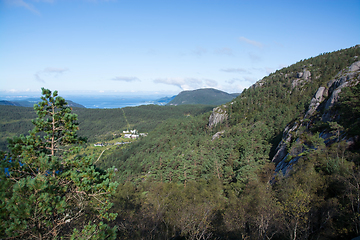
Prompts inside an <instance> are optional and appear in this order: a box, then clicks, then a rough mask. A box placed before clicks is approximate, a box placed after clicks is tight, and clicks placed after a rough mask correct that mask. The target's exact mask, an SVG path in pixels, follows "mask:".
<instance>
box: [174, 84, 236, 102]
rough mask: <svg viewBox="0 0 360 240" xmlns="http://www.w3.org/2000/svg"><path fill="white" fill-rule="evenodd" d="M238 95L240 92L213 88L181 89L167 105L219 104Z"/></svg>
mask: <svg viewBox="0 0 360 240" xmlns="http://www.w3.org/2000/svg"><path fill="white" fill-rule="evenodd" d="M239 95H240V93H233V94H229V93H226V92H223V91H220V90H217V89H214V88H203V89H197V90H193V91H182V92H180V93H179V94H178V95H177V96H176V97H175V98H174V99H173V100H172V101H170V102H169V103H168V104H167V105H175V106H176V105H184V104H204V105H221V104H225V103H227V102H230V101H231V100H233V99H234V98H236V97H237V96H239Z"/></svg>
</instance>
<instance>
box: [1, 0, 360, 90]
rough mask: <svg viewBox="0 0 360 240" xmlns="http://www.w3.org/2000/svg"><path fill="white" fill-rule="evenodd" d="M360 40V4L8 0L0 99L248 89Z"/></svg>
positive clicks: (317, 0) (4, 3)
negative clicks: (43, 92) (43, 93)
mask: <svg viewBox="0 0 360 240" xmlns="http://www.w3.org/2000/svg"><path fill="white" fill-rule="evenodd" d="M359 43H360V0H356V1H355V0H353V1H350V0H339V1H331V0H326V1H325V0H322V1H320V0H312V1H306V0H303V1H276V0H273V1H257V0H254V1H250V0H236V1H235V0H193V1H188V0H162V1H160V0H113V1H111V0H108V1H105V0H103V1H102V0H2V1H0V83H1V85H0V96H6V95H31V94H34V93H35V94H40V88H41V87H45V88H49V89H51V90H59V92H60V95H62V93H65V94H71V93H72V94H103V95H104V94H112V95H114V94H120V95H121V94H155V93H157V94H159V95H168V96H171V95H174V94H177V93H179V92H180V91H182V90H193V89H198V88H205V87H212V88H217V89H220V90H223V91H226V92H229V93H234V92H241V91H242V90H243V89H244V88H247V87H249V86H251V85H252V84H253V83H255V82H256V81H257V80H260V79H261V78H263V77H264V76H266V75H268V74H269V73H271V72H274V71H276V70H277V69H281V68H282V67H285V66H288V65H291V64H293V63H295V62H297V61H299V60H302V59H306V58H310V57H314V56H317V55H319V54H321V53H324V52H332V51H336V50H339V49H344V48H348V47H351V46H354V45H357V44H359Z"/></svg>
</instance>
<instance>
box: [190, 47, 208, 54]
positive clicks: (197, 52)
mask: <svg viewBox="0 0 360 240" xmlns="http://www.w3.org/2000/svg"><path fill="white" fill-rule="evenodd" d="M192 53H193V54H195V55H197V56H202V55H204V54H205V53H207V50H206V49H205V48H202V47H197V48H196V49H195V50H193V51H192Z"/></svg>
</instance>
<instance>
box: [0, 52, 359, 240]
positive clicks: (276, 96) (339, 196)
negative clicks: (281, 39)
mask: <svg viewBox="0 0 360 240" xmlns="http://www.w3.org/2000/svg"><path fill="white" fill-rule="evenodd" d="M359 55H360V47H359V46H356V47H352V48H349V49H344V50H340V51H337V52H333V53H324V54H321V55H320V56H317V57H314V58H310V59H306V60H303V61H300V62H298V63H296V64H294V65H291V66H289V67H287V68H284V69H282V70H279V71H276V72H275V73H273V74H270V75H269V76H268V77H265V78H264V79H262V80H260V81H259V82H257V83H256V84H254V85H253V86H252V87H250V88H249V89H246V90H244V92H243V93H242V94H241V95H240V96H239V97H237V98H236V99H234V100H233V101H232V102H231V103H228V104H227V107H226V108H224V109H227V113H228V115H229V117H228V119H227V120H226V121H225V122H223V123H221V124H218V125H217V126H215V127H213V128H209V127H208V119H209V116H210V112H208V110H207V111H205V113H203V114H188V113H189V112H186V113H185V112H184V111H183V110H184V109H186V108H184V109H183V110H181V111H179V112H181V115H182V116H183V117H177V116H178V115H177V114H178V113H179V112H177V113H175V112H176V110H174V111H173V112H172V113H173V117H169V118H167V117H165V118H166V119H165V118H163V119H162V120H161V117H162V116H153V115H152V113H151V111H152V110H154V111H158V112H157V114H158V115H159V113H160V112H161V111H162V110H164V109H165V108H162V107H158V106H150V107H148V108H147V106H144V108H143V110H144V111H142V113H141V114H140V113H139V115H136V114H135V113H134V115H133V114H132V113H131V111H134V112H136V108H124V111H122V110H119V112H116V114H114V115H113V116H111V115H110V114H109V115H108V116H109V119H110V118H117V119H119V118H120V117H121V116H124V115H125V117H126V119H127V120H128V123H129V125H130V127H132V126H134V125H132V124H138V125H136V126H144V127H145V126H152V127H150V128H149V129H148V130H146V129H145V131H147V132H149V134H148V136H147V137H144V138H140V140H138V141H136V142H133V143H131V144H128V145H127V146H126V147H121V148H120V147H119V148H118V149H114V150H113V151H111V153H109V154H107V155H105V156H103V157H102V159H101V161H99V162H97V163H96V164H97V165H96V166H97V167H98V168H99V169H105V168H107V167H109V166H115V167H116V168H117V169H118V172H116V175H115V178H116V179H117V180H118V181H119V182H120V184H119V186H118V187H117V189H116V193H115V194H114V195H113V196H112V197H111V201H112V202H113V206H112V208H111V210H110V212H111V213H116V214H117V217H116V218H115V220H114V221H113V222H109V223H108V224H109V225H110V226H112V227H115V226H117V227H118V238H119V239H274V240H279V239H293V240H294V239H352V238H355V237H357V236H359V235H360V218H359V216H360V207H359V206H360V200H359V196H360V152H359V138H358V129H359V117H360V116H359V103H360V102H359V88H360V84H355V83H354V84H353V85H351V86H349V87H346V88H343V89H342V91H341V93H340V95H339V101H338V103H337V104H336V105H335V106H334V107H333V108H332V109H330V110H329V113H331V114H332V118H330V119H331V120H330V121H329V122H323V121H322V120H321V119H322V117H321V116H322V114H323V111H325V110H323V109H324V108H323V107H319V109H320V110H319V112H315V113H314V114H313V115H312V116H310V117H309V118H307V119H304V115H305V113H306V111H307V110H308V107H309V103H310V100H311V98H312V97H313V96H314V94H315V92H316V91H317V89H318V88H319V87H320V86H326V83H327V82H328V81H329V80H331V79H332V78H333V77H334V76H335V75H336V74H337V73H338V72H339V71H341V70H343V69H345V68H346V67H348V66H350V65H351V64H352V63H354V62H356V61H358V56H359ZM309 73H311V77H310V75H309ZM357 79H358V78H357ZM355 82H356V81H355ZM325 98H326V96H325ZM320 106H321V105H320ZM171 107H173V108H174V109H176V108H177V107H182V106H177V107H174V106H171ZM147 110H149V112H147ZM166 110H169V109H166ZM193 110H194V111H195V112H196V111H198V112H197V113H200V112H201V111H202V110H201V109H199V108H196V109H193ZM81 111H82V110H81ZM84 111H86V110H84ZM187 111H188V110H187ZM170 112H171V111H170ZM88 113H90V111H89V112H88ZM102 113H104V116H105V115H107V114H108V113H115V111H114V112H112V111H107V110H104V111H102ZM184 113H185V114H184ZM135 115H136V116H135ZM184 115H185V116H184ZM133 116H134V118H132V117H133ZM146 116H148V117H146ZM157 117H158V118H157ZM147 118H150V119H159V120H158V123H156V124H155V123H154V124H147V123H146V119H147ZM70 119H71V118H70ZM136 119H137V120H136ZM92 121H93V124H92V125H93V126H94V127H95V126H96V121H99V122H101V121H102V119H101V118H100V117H98V119H95V120H92ZM123 121H124V126H126V125H127V123H126V121H125V118H124V120H123ZM50 122H51V121H50ZM154 122H155V121H154ZM297 122H299V123H300V124H299V125H298V127H297V128H294V129H293V130H292V132H291V134H293V140H292V141H291V142H289V144H288V146H287V153H288V155H287V158H286V161H287V162H288V163H291V164H292V165H290V167H289V168H288V169H287V171H286V172H281V171H277V170H275V168H276V166H275V164H274V163H273V162H271V159H272V157H273V156H274V154H275V148H276V147H277V146H278V143H279V142H280V141H281V139H282V137H283V136H282V135H283V131H284V129H285V127H287V129H288V128H289V127H291V126H294V123H297ZM45 123H49V122H48V121H45ZM142 124H144V125H142ZM112 128H113V129H114V127H112ZM216 133H217V134H216ZM215 134H216V136H218V137H217V138H216V137H214V136H215ZM37 136H38V137H37V138H36V137H31V134H30V135H29V137H28V138H29V141H30V139H31V141H32V143H31V144H32V145H30V146H37V145H36V143H37V141H39V140H37V139H42V141H43V142H42V144H39V146H46V144H45V141H48V140H50V139H51V138H44V136H45V133H43V135H40V136H39V135H37ZM74 137H75V135H74ZM21 139H22V138H21ZM70 139H71V138H70ZM24 141H25V140H24ZM50 146H51V145H50ZM12 149H14V148H12ZM15 149H17V148H15ZM32 149H33V147H30V148H23V149H22V150H21V151H19V152H18V154H15V155H14V156H17V155H19V154H20V152H21V154H25V155H26V156H28V155H29V156H33V155H34V154H33V153H32V152H33V150H32ZM39 149H40V148H39ZM54 149H55V148H54ZM62 149H64V150H65V152H66V151H69V150H70V148H62ZM44 151H45V148H44ZM46 151H48V152H47V154H49V150H46ZM30 153H31V154H30ZM39 153H42V152H41V151H40V152H39ZM57 154H58V155H57ZM25 155H24V156H22V158H25ZM40 156H42V157H37V159H40V160H41V159H44V160H41V161H42V162H45V163H47V164H48V165H47V166H46V167H45V168H39V170H37V167H35V168H33V169H36V171H40V170H41V169H44V170H43V171H46V172H48V173H49V174H48V175H46V177H47V176H49V177H51V176H52V175H53V172H51V170H52V169H54V168H55V167H52V166H53V165H51V164H50V163H52V162H51V161H48V162H46V161H45V159H47V158H45V157H46V154H45V155H40ZM71 156H74V155H71ZM55 157H57V158H58V159H61V158H64V156H63V155H62V153H61V154H60V152H57V153H56V154H55ZM78 158H79V159H88V157H87V156H83V157H80V156H78ZM25 159H31V158H29V157H26V158H25ZM50 159H51V158H50ZM65 159H68V158H65ZM70 159H75V158H74V157H73V158H71V157H70ZM29 161H30V160H29ZM20 162H21V163H23V162H24V161H23V160H22V159H21V160H20ZM20 162H19V161H11V162H9V161H5V162H4V163H3V164H8V165H11V166H12V165H14V166H15V165H16V167H14V166H12V168H9V169H22V168H24V166H25V168H26V166H28V165H29V164H30V163H31V162H29V163H27V164H25V165H23V166H20V164H19V163H20ZM29 166H30V165H29ZM45 169H46V170H45ZM49 169H50V172H49ZM56 169H58V168H56ZM94 169H97V168H94ZM96 171H99V172H101V170H96ZM276 171H277V172H276ZM10 172H11V171H10ZM4 173H5V172H4ZM15 173H16V171H15ZM51 173H52V174H51ZM11 174H14V173H12V172H11ZM60 175H61V174H59V173H57V172H55V176H60ZM7 176H9V175H6V174H5V175H4V176H3V178H4V179H6V181H4V186H1V187H4V188H3V189H8V188H9V186H10V185H9V184H10V183H11V184H14V183H13V182H11V181H9V180H10V177H7ZM30 180H31V179H29V181H30ZM88 183H89V182H87V181H84V183H83V184H84V185H83V186H84V187H85V186H87V184H88ZM55 186H57V185H55ZM91 186H93V184H91ZM88 187H90V186H88ZM3 189H2V192H4V194H9V192H8V191H5V190H3ZM19 192H20V190H19ZM8 198H9V197H7V196H5V195H3V196H1V199H8ZM24 202H25V203H26V201H24ZM54 202H55V203H56V201H54ZM4 203H5V201H3V202H2V204H4ZM56 206H57V205H56ZM15 208H16V209H20V210H21V208H19V207H18V206H17V205H16V206H15V205H14V209H15ZM4 209H5V210H4ZM6 209H7V208H1V214H2V215H1V216H6V214H8V211H9V210H6ZM20 210H19V211H20ZM86 216H93V215H86ZM8 219H9V218H8ZM86 220H88V218H86ZM9 222H11V221H9ZM80 222H81V221H79V223H80ZM1 226H2V227H3V226H5V225H1ZM14 226H16V225H14ZM19 226H20V225H19ZM102 226H103V225H101V224H98V225H96V226H92V227H91V226H88V227H84V228H83V231H84V233H85V232H86V231H87V232H88V233H89V232H91V231H94V230H93V229H96V227H97V229H101V228H102ZM72 227H73V226H72ZM74 227H76V226H74ZM19 228H20V227H19ZM1 231H5V227H4V228H2V229H1ZM73 234H75V235H73V236H76V237H82V236H83V235H82V234H79V232H78V231H77V230H76V231H74V232H73ZM84 236H85V235H84Z"/></svg>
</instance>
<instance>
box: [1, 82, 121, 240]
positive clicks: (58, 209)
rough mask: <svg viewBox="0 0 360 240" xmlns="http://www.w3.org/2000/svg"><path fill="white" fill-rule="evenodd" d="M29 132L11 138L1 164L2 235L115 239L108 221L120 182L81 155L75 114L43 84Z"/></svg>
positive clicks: (38, 237)
mask: <svg viewBox="0 0 360 240" xmlns="http://www.w3.org/2000/svg"><path fill="white" fill-rule="evenodd" d="M42 95H43V96H42V97H41V99H42V101H41V102H39V103H38V104H35V105H34V109H35V110H36V111H37V115H38V118H37V119H35V120H33V124H34V125H35V127H34V129H33V130H32V131H30V132H29V134H28V135H27V136H20V137H16V138H14V139H11V140H9V149H10V152H9V153H8V154H7V156H6V157H5V158H2V160H1V164H0V183H1V184H0V209H1V210H0V238H1V239H59V238H61V239H105V238H106V239H114V238H115V236H116V235H115V232H116V229H115V228H110V227H108V226H107V224H106V222H108V221H110V220H113V219H114V218H115V217H116V215H115V214H112V213H109V212H108V211H109V209H110V208H111V206H112V204H111V203H110V202H109V197H110V194H111V193H112V192H114V190H115V188H116V186H117V183H114V182H111V181H110V178H111V175H112V172H113V169H109V170H107V171H101V170H99V169H96V168H95V167H94V165H93V164H92V162H93V159H92V158H89V157H82V156H78V155H77V153H78V149H79V147H78V146H79V144H81V143H82V141H83V140H82V139H81V138H79V137H78V136H77V135H76V131H77V130H78V123H77V116H76V115H75V114H72V113H71V108H70V107H68V106H67V103H66V101H65V99H64V98H62V97H60V96H58V93H57V91H54V92H53V93H52V92H51V91H50V90H48V89H44V88H42Z"/></svg>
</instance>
